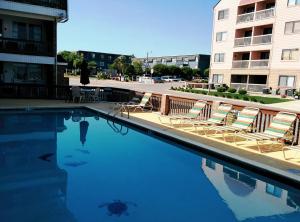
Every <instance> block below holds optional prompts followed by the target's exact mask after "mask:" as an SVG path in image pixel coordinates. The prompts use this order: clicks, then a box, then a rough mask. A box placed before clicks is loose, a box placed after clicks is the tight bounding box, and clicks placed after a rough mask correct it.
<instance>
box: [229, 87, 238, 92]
mask: <svg viewBox="0 0 300 222" xmlns="http://www.w3.org/2000/svg"><path fill="white" fill-rule="evenodd" d="M236 91H237V90H236V89H235V88H229V89H228V92H230V93H236Z"/></svg>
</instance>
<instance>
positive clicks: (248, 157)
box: [0, 99, 300, 184]
mask: <svg viewBox="0 0 300 222" xmlns="http://www.w3.org/2000/svg"><path fill="white" fill-rule="evenodd" d="M113 106H114V104H113V103H95V104H94V103H93V104H91V103H88V104H83V103H81V104H74V103H65V102H64V101H55V100H18V99H14V100H13V99H0V110H1V109H2V110H3V109H20V108H28V107H30V108H75V107H87V108H90V109H93V110H96V111H99V112H101V113H104V114H108V113H111V111H112V109H113ZM126 117H127V116H126V115H123V117H121V116H120V115H118V116H116V118H118V119H120V120H122V121H125V122H127V123H129V124H132V125H137V126H139V127H142V128H144V129H147V130H150V131H151V132H153V133H158V134H162V135H164V136H165V137H167V138H171V139H173V140H175V141H183V142H184V143H185V144H187V145H189V146H192V147H193V149H197V150H199V151H200V152H201V151H202V152H206V153H207V152H208V153H211V154H216V155H218V156H223V157H225V159H227V160H231V161H232V160H233V161H236V162H238V163H244V164H245V165H246V166H254V168H258V169H260V170H261V172H262V174H263V175H267V174H268V173H269V172H271V173H273V174H274V175H276V176H279V177H282V178H287V179H289V180H291V181H295V182H297V183H298V184H300V153H299V155H298V157H297V158H291V159H288V160H285V159H284V156H283V152H282V151H281V150H278V151H274V152H264V153H263V154H262V153H260V152H259V151H257V150H256V149H255V148H254V146H253V145H254V144H253V143H251V142H249V143H246V145H247V147H241V146H238V145H235V144H234V143H229V142H224V141H223V140H222V138H211V137H207V136H205V135H199V134H196V133H194V132H187V131H186V130H183V129H182V128H174V127H171V126H170V125H166V124H162V123H161V122H160V121H159V118H158V114H157V113H132V114H131V115H130V119H127V118H126ZM286 154H287V156H288V157H293V156H295V153H294V152H293V151H287V152H286ZM251 168H253V167H251Z"/></svg>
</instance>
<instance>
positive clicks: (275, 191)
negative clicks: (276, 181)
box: [266, 184, 282, 198]
mask: <svg viewBox="0 0 300 222" xmlns="http://www.w3.org/2000/svg"><path fill="white" fill-rule="evenodd" d="M266 193H267V194H270V195H272V196H274V197H278V198H280V197H281V195H282V189H281V188H279V187H276V186H274V185H272V184H267V186H266Z"/></svg>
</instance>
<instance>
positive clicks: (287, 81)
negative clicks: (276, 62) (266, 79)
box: [278, 76, 295, 88]
mask: <svg viewBox="0 0 300 222" xmlns="http://www.w3.org/2000/svg"><path fill="white" fill-rule="evenodd" d="M278 86H280V87H289V88H293V87H294V86H295V76H279V83H278Z"/></svg>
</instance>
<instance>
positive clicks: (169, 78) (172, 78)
mask: <svg viewBox="0 0 300 222" xmlns="http://www.w3.org/2000/svg"><path fill="white" fill-rule="evenodd" d="M161 80H162V81H164V82H180V81H181V79H180V78H177V77H176V76H162V77H161Z"/></svg>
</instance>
